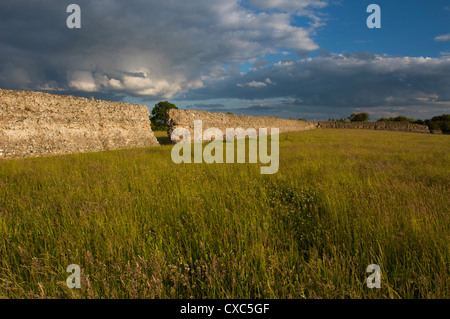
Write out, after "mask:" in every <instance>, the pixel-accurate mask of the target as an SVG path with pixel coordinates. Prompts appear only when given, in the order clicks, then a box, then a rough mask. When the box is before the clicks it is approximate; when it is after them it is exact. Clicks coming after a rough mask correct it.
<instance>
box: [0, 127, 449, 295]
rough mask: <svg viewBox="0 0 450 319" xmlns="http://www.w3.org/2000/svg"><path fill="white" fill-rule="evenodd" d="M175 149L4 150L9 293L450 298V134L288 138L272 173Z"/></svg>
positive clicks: (0, 231)
mask: <svg viewBox="0 0 450 319" xmlns="http://www.w3.org/2000/svg"><path fill="white" fill-rule="evenodd" d="M159 136H160V137H161V135H159ZM171 147H172V146H171V145H163V146H161V147H156V148H146V149H132V150H121V151H108V152H102V153H92V154H77V155H68V156H57V157H49V158H35V159H25V160H22V159H16V160H5V161H0V298H450V271H449V266H450V259H449V257H450V238H449V234H450V218H449V211H450V205H449V186H450V183H449V182H450V174H449V172H450V136H437V135H426V134H414V133H398V132H383V131H369V130H315V131H308V132H296V133H287V134H283V135H281V136H280V168H279V171H278V173H277V174H275V175H261V174H260V170H259V169H260V167H261V164H212V165H207V164H180V165H176V164H174V163H173V162H172V161H171V156H170V154H171ZM70 264H78V265H80V267H81V269H82V283H81V284H82V288H81V289H72V290H71V289H68V288H67V285H66V279H67V277H68V276H69V274H68V273H67V272H66V267H67V266H68V265H70ZM370 264H378V265H379V266H380V268H381V289H369V288H367V286H366V285H365V279H366V278H367V276H368V275H369V274H367V273H366V268H367V266H368V265H370Z"/></svg>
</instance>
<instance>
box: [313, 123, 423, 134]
mask: <svg viewBox="0 0 450 319" xmlns="http://www.w3.org/2000/svg"><path fill="white" fill-rule="evenodd" d="M318 127H319V128H346V129H366V130H386V131H399V132H414V133H430V129H429V128H428V126H426V125H420V124H411V123H408V122H347V123H346V122H319V124H318Z"/></svg>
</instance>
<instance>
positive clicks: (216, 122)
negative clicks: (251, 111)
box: [166, 109, 317, 143]
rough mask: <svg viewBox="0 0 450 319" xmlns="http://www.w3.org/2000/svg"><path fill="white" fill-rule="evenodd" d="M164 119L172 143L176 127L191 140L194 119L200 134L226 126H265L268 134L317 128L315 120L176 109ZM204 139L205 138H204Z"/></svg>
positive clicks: (255, 127)
mask: <svg viewBox="0 0 450 319" xmlns="http://www.w3.org/2000/svg"><path fill="white" fill-rule="evenodd" d="M166 120H167V124H168V126H169V129H168V130H167V133H168V135H169V137H170V139H171V141H172V142H173V143H176V142H178V140H177V138H176V137H175V136H174V135H173V134H172V133H173V131H174V130H175V129H176V128H178V127H181V128H186V129H188V130H189V132H190V134H191V140H192V141H193V140H194V121H196V120H202V135H203V132H204V131H205V130H207V129H208V128H217V129H219V130H221V131H222V132H223V133H224V135H225V133H226V129H227V128H242V129H244V130H246V129H248V128H254V129H256V131H257V133H259V129H260V128H267V129H268V134H270V133H271V130H270V129H271V128H278V129H279V131H280V133H285V132H292V131H306V130H312V129H315V128H317V122H308V121H296V120H285V119H280V118H276V117H263V116H261V117H259V116H248V115H235V114H225V113H212V112H205V111H193V110H177V109H170V110H168V111H167V113H166ZM198 133H199V132H198ZM204 141H207V140H206V139H204Z"/></svg>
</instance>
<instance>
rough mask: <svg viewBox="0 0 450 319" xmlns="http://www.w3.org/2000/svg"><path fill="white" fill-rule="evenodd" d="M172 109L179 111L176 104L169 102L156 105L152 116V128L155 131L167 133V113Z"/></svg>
mask: <svg viewBox="0 0 450 319" xmlns="http://www.w3.org/2000/svg"><path fill="white" fill-rule="evenodd" d="M170 109H178V107H177V106H176V105H175V104H172V103H169V102H167V101H164V102H159V103H158V104H156V105H155V107H154V108H153V110H152V115H151V116H150V121H151V126H152V130H153V131H165V130H167V128H168V126H167V122H166V112H167V110H170Z"/></svg>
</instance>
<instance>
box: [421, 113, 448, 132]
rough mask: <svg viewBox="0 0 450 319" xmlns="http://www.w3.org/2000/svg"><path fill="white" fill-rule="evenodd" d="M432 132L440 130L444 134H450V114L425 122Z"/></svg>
mask: <svg viewBox="0 0 450 319" xmlns="http://www.w3.org/2000/svg"><path fill="white" fill-rule="evenodd" d="M425 125H428V127H429V129H430V130H440V131H442V133H444V134H450V114H443V115H440V116H435V117H433V118H432V119H431V120H425Z"/></svg>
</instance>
